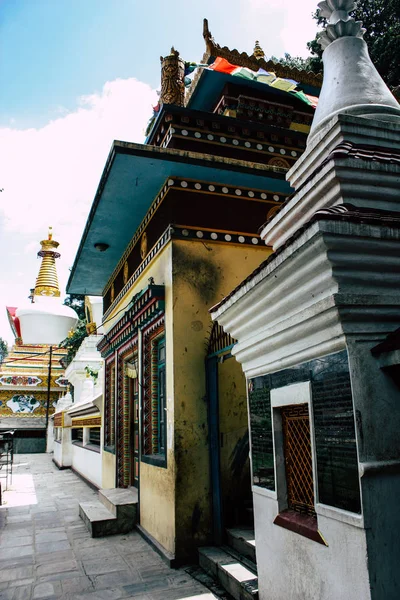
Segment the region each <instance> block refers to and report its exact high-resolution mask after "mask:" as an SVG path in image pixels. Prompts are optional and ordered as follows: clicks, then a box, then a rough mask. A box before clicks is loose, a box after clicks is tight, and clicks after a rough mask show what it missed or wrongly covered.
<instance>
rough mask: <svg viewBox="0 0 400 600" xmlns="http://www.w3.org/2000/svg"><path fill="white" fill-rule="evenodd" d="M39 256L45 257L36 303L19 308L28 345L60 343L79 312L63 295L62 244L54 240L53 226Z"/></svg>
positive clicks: (24, 336) (76, 320)
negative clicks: (58, 267) (58, 263)
mask: <svg viewBox="0 0 400 600" xmlns="http://www.w3.org/2000/svg"><path fill="white" fill-rule="evenodd" d="M40 243H41V245H42V248H41V250H40V252H38V256H40V257H41V258H42V263H41V265H40V270H39V275H38V277H37V279H36V285H35V289H34V290H33V294H32V296H31V299H32V302H30V303H29V304H26V305H23V306H21V307H19V308H18V309H17V311H16V316H17V317H18V319H19V321H20V325H21V336H22V339H23V342H24V344H48V345H58V344H59V343H60V342H61V341H62V340H64V339H65V338H66V337H67V335H68V332H69V331H70V330H71V329H72V330H73V329H75V327H76V325H77V323H78V315H77V314H76V312H75V311H74V310H73V309H72V308H70V307H69V306H65V305H64V304H63V303H62V301H61V298H60V289H59V286H58V277H57V270H56V261H55V259H56V258H59V257H60V254H59V253H58V252H56V249H57V248H58V246H59V243H58V242H56V241H55V240H53V236H52V228H51V227H50V228H49V235H48V238H47V240H42V241H41V242H40Z"/></svg>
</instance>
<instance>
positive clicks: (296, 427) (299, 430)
mask: <svg viewBox="0 0 400 600" xmlns="http://www.w3.org/2000/svg"><path fill="white" fill-rule="evenodd" d="M281 412H282V426H283V436H284V453H285V465H286V483H287V495H288V507H289V508H291V509H292V510H295V511H297V512H301V513H306V514H309V515H313V516H314V515H315V509H314V481H313V469H312V455H311V436H310V419H309V415H308V405H307V404H299V405H293V406H288V407H285V408H282V409H281Z"/></svg>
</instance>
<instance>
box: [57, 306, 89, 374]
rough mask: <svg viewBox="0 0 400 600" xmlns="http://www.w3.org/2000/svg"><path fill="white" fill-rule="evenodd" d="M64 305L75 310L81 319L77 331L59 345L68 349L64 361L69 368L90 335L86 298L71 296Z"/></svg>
mask: <svg viewBox="0 0 400 600" xmlns="http://www.w3.org/2000/svg"><path fill="white" fill-rule="evenodd" d="M64 304H65V305H66V306H70V307H71V308H73V309H74V311H76V313H77V315H78V317H79V321H78V325H77V326H76V329H75V331H74V332H72V333H71V334H70V335H69V336H68V337H66V338H65V340H63V341H62V342H61V343H60V344H59V347H60V348H66V349H67V350H68V353H67V356H66V357H65V359H63V363H64V366H67V365H69V364H70V362H71V361H72V360H73V359H74V357H75V355H76V353H77V352H78V350H79V347H80V345H81V344H82V342H83V340H84V338H85V337H86V336H87V335H88V333H87V331H86V315H85V296H81V295H79V294H69V295H68V296H67V297H66V298H65V300H64Z"/></svg>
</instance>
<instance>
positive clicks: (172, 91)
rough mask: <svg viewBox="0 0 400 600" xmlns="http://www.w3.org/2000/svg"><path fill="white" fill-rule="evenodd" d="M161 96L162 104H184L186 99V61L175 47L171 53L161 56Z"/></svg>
mask: <svg viewBox="0 0 400 600" xmlns="http://www.w3.org/2000/svg"><path fill="white" fill-rule="evenodd" d="M160 60H161V96H160V104H175V105H176V106H184V101H185V84H184V81H183V79H184V76H185V62H184V60H182V58H180V56H179V52H178V51H177V50H175V49H174V48H173V47H172V48H171V53H170V54H169V55H168V56H165V57H164V58H163V57H162V56H161V57H160Z"/></svg>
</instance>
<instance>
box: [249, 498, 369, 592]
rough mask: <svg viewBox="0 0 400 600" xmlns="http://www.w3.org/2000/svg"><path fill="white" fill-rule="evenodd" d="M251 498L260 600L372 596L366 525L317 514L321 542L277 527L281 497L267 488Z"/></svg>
mask: <svg viewBox="0 0 400 600" xmlns="http://www.w3.org/2000/svg"><path fill="white" fill-rule="evenodd" d="M253 501H254V520H255V533H256V552H257V569H258V582H259V598H260V600H321V598H323V599H324V600H367V599H368V598H371V593H370V589H369V577H368V569H367V558H366V557H367V544H366V536H365V531H364V529H362V528H360V527H356V526H354V525H351V524H349V523H344V522H340V521H337V520H334V519H331V518H328V517H324V516H321V515H319V516H318V529H319V530H320V532H321V533H322V535H323V536H324V538H325V539H326V541H327V543H328V544H329V545H328V546H323V545H322V544H318V543H317V542H314V541H312V540H309V539H307V538H305V537H303V536H301V535H299V534H297V533H294V532H293V531H289V530H287V529H284V528H282V527H279V526H278V525H274V524H273V522H274V519H275V517H276V516H277V515H278V513H279V509H278V501H277V500H276V499H274V498H271V497H268V496H266V495H265V492H264V490H262V489H261V490H260V489H258V490H257V488H253ZM315 565H318V569H316V568H315ZM271 590H273V595H271Z"/></svg>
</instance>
